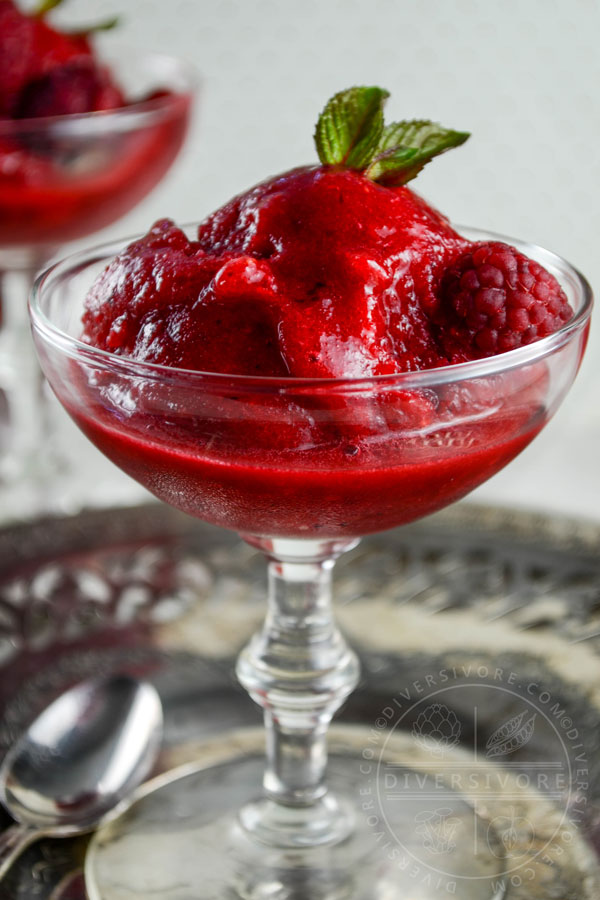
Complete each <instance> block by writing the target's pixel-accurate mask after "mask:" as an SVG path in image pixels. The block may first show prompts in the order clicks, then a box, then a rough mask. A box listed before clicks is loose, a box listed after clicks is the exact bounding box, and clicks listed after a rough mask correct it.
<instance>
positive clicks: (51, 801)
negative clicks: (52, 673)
mask: <svg viewBox="0 0 600 900" xmlns="http://www.w3.org/2000/svg"><path fill="white" fill-rule="evenodd" d="M161 737H162V708H161V703H160V699H159V696H158V694H157V692H156V691H155V689H154V688H153V687H152V685H150V684H148V683H146V682H141V681H138V680H136V679H134V678H129V677H128V676H125V675H117V676H112V677H109V678H96V679H90V680H89V681H84V682H82V683H81V684H78V685H76V686H75V687H74V688H72V689H71V690H69V691H67V692H66V693H65V694H63V695H62V696H61V697H59V698H58V699H57V700H55V701H54V703H52V704H51V705H50V706H49V707H48V708H47V709H45V710H44V712H43V713H42V714H41V715H40V716H39V717H38V718H37V719H36V720H35V721H34V722H33V724H32V725H30V727H29V728H28V730H27V731H26V733H25V734H24V735H23V737H22V738H21V739H20V740H19V741H18V742H17V743H16V744H15V745H14V746H13V747H12V748H11V749H10V750H9V752H8V753H7V755H6V757H5V758H4V761H3V762H2V766H0V801H1V802H2V804H3V805H4V806H5V807H6V809H7V810H8V812H9V813H10V814H11V816H12V817H13V818H14V819H15V820H16V822H17V824H15V825H12V826H10V827H9V828H7V829H6V830H5V831H4V832H2V833H1V834H0V879H1V878H3V877H4V875H5V874H6V872H7V871H8V869H9V868H10V866H11V865H12V863H13V862H14V860H15V859H16V858H17V857H18V856H19V854H20V853H22V851H23V850H25V849H26V848H27V847H28V846H29V845H30V844H32V843H33V842H34V841H37V840H38V839H39V838H42V837H69V836H71V835H76V834H83V833H85V832H86V831H91V830H92V829H93V828H94V827H95V826H96V825H97V824H98V823H99V822H100V820H101V819H104V818H106V817H107V816H108V815H109V814H115V815H116V814H117V813H119V812H121V810H122V809H123V808H124V807H125V806H126V805H127V799H126V798H127V796H128V795H129V794H131V792H132V791H133V790H134V788H136V787H137V786H138V785H139V784H140V782H141V781H143V779H144V778H145V777H146V776H147V775H148V774H149V773H150V771H151V769H152V766H153V763H154V761H155V759H156V756H157V754H158V750H159V748H160V741H161Z"/></svg>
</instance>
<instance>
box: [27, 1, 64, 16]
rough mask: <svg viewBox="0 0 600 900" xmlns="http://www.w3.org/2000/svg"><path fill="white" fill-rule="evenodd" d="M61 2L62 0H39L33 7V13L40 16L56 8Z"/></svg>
mask: <svg viewBox="0 0 600 900" xmlns="http://www.w3.org/2000/svg"><path fill="white" fill-rule="evenodd" d="M62 2H63V0H41V2H40V3H38V5H37V6H36V8H35V9H34V11H33V15H34V16H39V17H40V18H41V17H42V16H45V15H46V13H49V12H50V11H51V10H53V9H56V7H57V6H60V5H61V3H62Z"/></svg>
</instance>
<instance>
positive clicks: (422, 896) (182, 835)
mask: <svg viewBox="0 0 600 900" xmlns="http://www.w3.org/2000/svg"><path fill="white" fill-rule="evenodd" d="M368 739H369V733H368V731H365V732H364V750H363V751H361V750H360V746H359V745H356V742H355V745H354V746H353V747H352V748H348V750H343V751H340V750H339V749H338V750H337V752H335V751H334V752H333V753H331V756H330V761H329V767H328V784H329V787H330V792H331V794H332V795H333V796H335V798H336V802H337V803H339V804H340V806H341V807H343V808H344V810H345V811H346V815H348V814H349V813H348V810H351V813H350V815H351V818H352V824H351V830H350V833H347V832H346V833H345V834H342V836H341V838H340V839H339V840H337V841H336V842H332V843H329V844H327V845H318V846H313V847H305V848H290V847H289V845H288V846H273V845H272V844H266V843H264V842H263V841H262V840H261V839H260V836H259V837H258V838H257V837H256V836H254V835H252V834H250V833H249V832H248V830H247V829H246V828H245V827H244V826H243V825H242V821H244V820H245V821H248V820H249V821H250V822H251V821H252V816H248V815H247V810H248V809H250V810H251V809H252V806H253V804H254V803H255V801H256V800H257V795H258V794H259V793H260V787H259V786H260V783H261V778H262V774H263V769H264V759H263V757H262V755H260V752H259V751H258V750H256V749H255V750H254V751H253V752H250V753H247V754H239V755H236V756H234V757H233V758H230V759H228V760H227V761H226V762H222V763H216V764H213V765H209V766H200V767H198V766H195V767H186V768H184V769H183V770H179V771H175V772H174V773H170V774H168V775H167V776H163V777H161V778H159V779H157V780H156V781H155V782H154V783H153V784H152V785H151V786H150V787H149V789H148V791H147V792H146V793H145V794H144V796H142V797H141V798H140V799H139V800H138V801H137V802H136V803H135V804H134V806H133V807H132V808H131V809H130V810H129V811H128V812H127V813H126V814H124V815H123V816H122V817H121V818H120V819H118V820H116V821H115V822H113V823H111V824H109V825H106V826H105V827H104V828H103V829H101V830H100V832H98V834H97V835H96V837H95V838H94V841H93V842H92V845H91V849H90V853H89V855H88V859H87V865H86V887H87V890H88V893H89V896H90V898H91V900H126V898H127V900H132V898H136V897H139V898H142V897H143V898H148V897H152V898H153V900H399V898H406V900H408V898H410V900H433V898H435V900H440V898H444V897H460V898H461V900H501V898H504V897H506V896H508V895H507V877H506V873H507V872H508V870H509V868H510V866H509V861H508V860H507V858H506V853H505V845H504V843H503V840H502V837H501V836H500V835H499V834H498V833H497V831H496V830H495V828H494V826H493V825H492V824H491V822H490V821H489V819H488V818H486V817H483V816H482V815H479V814H478V813H477V812H476V811H475V808H474V806H473V805H472V804H471V803H470V802H469V801H468V800H467V799H466V798H465V797H464V796H462V795H461V794H460V793H458V792H457V791H455V790H453V789H452V788H451V786H450V785H449V784H444V783H443V782H444V779H443V777H442V778H440V777H439V775H438V773H434V772H432V771H431V770H430V771H429V772H427V771H424V770H421V771H419V770H418V768H414V769H413V768H410V767H408V766H405V765H404V764H402V763H399V762H397V761H396V760H394V759H393V757H392V756H389V757H388V758H385V757H384V756H383V755H382V754H378V758H377V760H375V758H374V757H373V755H372V753H371V751H370V745H369V743H368ZM223 750H224V754H227V752H228V750H227V742H226V741H224V742H223ZM230 750H231V745H230V746H229V752H230ZM426 768H427V767H425V769H426ZM440 771H441V769H440ZM399 785H400V786H401V787H400V789H398V786H399ZM241 808H242V809H244V812H243V813H242V815H240V809H241ZM281 843H282V844H285V843H286V841H285V838H284V839H283V840H282V841H281Z"/></svg>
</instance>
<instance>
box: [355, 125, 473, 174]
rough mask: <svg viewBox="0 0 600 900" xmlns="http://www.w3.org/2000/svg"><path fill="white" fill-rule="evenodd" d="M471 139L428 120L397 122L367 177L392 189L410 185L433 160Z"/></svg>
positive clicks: (386, 133)
mask: <svg viewBox="0 0 600 900" xmlns="http://www.w3.org/2000/svg"><path fill="white" fill-rule="evenodd" d="M468 137H469V133H468V132H466V131H453V130H451V129H449V128H443V127H442V126H441V125H438V124H437V123H436V122H430V121H429V120H428V119H413V120H411V121H405V122H393V123H392V124H391V125H388V126H386V128H385V129H384V130H383V133H382V135H381V139H380V141H379V144H378V146H377V149H376V151H375V153H374V155H373V158H372V160H371V162H370V164H369V165H368V166H367V169H366V172H365V174H366V175H367V177H368V178H370V179H372V180H373V181H379V182H380V183H382V184H386V185H388V186H396V185H401V184H406V182H407V181H410V180H411V179H412V178H414V177H415V176H416V175H418V174H419V172H420V171H421V169H422V168H423V167H424V166H426V165H427V163H428V162H430V160H432V159H433V158H434V157H435V156H439V155H440V153H444V152H445V151H446V150H450V149H451V148H452V147H459V146H460V145H461V144H464V142H465V141H466V140H467V138H468Z"/></svg>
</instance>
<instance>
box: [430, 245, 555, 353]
mask: <svg viewBox="0 0 600 900" xmlns="http://www.w3.org/2000/svg"><path fill="white" fill-rule="evenodd" d="M572 313H573V311H572V309H571V307H570V305H569V301H568V300H567V298H566V296H565V294H564V291H563V290H562V288H561V287H560V285H559V283H558V281H557V280H556V278H554V276H553V275H551V274H550V273H549V272H547V271H546V269H544V268H543V266H541V265H540V264H539V263H537V262H535V261H534V260H532V259H528V258H527V257H526V256H523V254H522V253H519V252H518V250H516V249H515V248H514V247H511V246H509V245H508V244H503V243H501V242H500V241H490V242H482V243H478V244H475V245H474V246H472V247H470V248H469V249H468V250H466V251H465V252H463V253H461V255H460V256H458V257H457V258H456V259H455V260H454V262H453V263H452V264H451V265H450V267H449V268H448V269H446V271H445V272H444V275H443V276H442V280H441V283H440V291H439V305H438V308H437V310H436V312H435V314H434V321H435V323H436V325H437V328H438V340H439V341H440V344H441V346H442V348H443V350H444V352H445V353H446V355H447V356H448V358H449V359H450V361H451V362H462V361H464V360H466V359H473V358H480V357H484V356H493V355H495V354H496V353H504V352H505V351H507V350H514V349H515V348H516V347H521V346H523V345H525V344H530V343H531V342H532V341H536V340H538V339H539V338H542V337H545V336H546V335H548V334H552V333H553V332H554V331H557V330H558V329H559V328H560V327H561V326H562V325H563V324H564V323H565V322H567V321H568V320H569V318H570V317H571V315H572Z"/></svg>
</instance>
